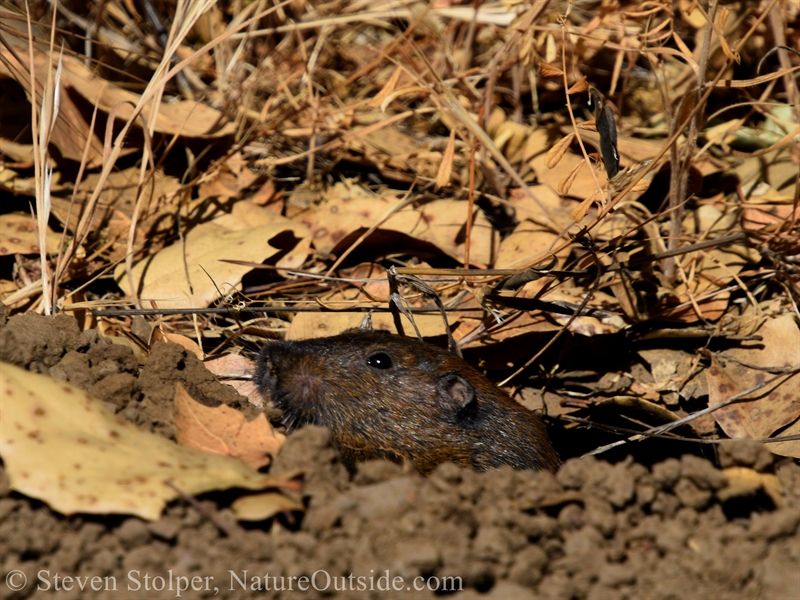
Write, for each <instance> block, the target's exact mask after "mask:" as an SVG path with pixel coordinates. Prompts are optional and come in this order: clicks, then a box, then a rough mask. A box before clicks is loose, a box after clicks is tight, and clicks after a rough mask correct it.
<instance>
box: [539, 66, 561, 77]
mask: <svg viewBox="0 0 800 600" xmlns="http://www.w3.org/2000/svg"><path fill="white" fill-rule="evenodd" d="M563 74H564V71H562V70H561V69H559V68H558V67H554V66H553V65H548V64H547V63H544V62H540V63H539V75H541V76H542V77H561V76H562V75H563Z"/></svg>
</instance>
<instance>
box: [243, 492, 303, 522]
mask: <svg viewBox="0 0 800 600" xmlns="http://www.w3.org/2000/svg"><path fill="white" fill-rule="evenodd" d="M231 508H232V509H233V512H234V514H235V515H236V519H237V520H239V521H266V520H267V519H271V518H272V517H274V516H275V515H277V514H280V513H282V512H295V511H302V510H304V509H305V507H304V506H303V505H302V504H301V503H300V502H298V501H297V500H295V499H293V498H290V497H289V496H287V495H285V494H282V493H280V492H266V493H263V494H247V495H246V496H242V497H240V498H237V499H236V500H234V501H233V504H231Z"/></svg>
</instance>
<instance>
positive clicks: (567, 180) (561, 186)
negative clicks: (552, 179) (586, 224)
mask: <svg viewBox="0 0 800 600" xmlns="http://www.w3.org/2000/svg"><path fill="white" fill-rule="evenodd" d="M584 164H585V163H584V162H583V160H581V161H579V162H578V163H576V164H575V165H574V166H573V167H572V171H570V172H569V173H567V176H566V177H564V179H562V180H561V181H559V182H558V187H557V188H556V191H558V193H559V194H561V195H562V196H566V195H567V194H568V193H569V189H570V188H571V187H572V183H573V182H574V181H575V178H576V177H577V176H578V173H579V172H580V170H581V168H582V167H583V165H584ZM573 218H574V217H573ZM581 218H583V217H581Z"/></svg>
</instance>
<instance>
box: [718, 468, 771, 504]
mask: <svg viewBox="0 0 800 600" xmlns="http://www.w3.org/2000/svg"><path fill="white" fill-rule="evenodd" d="M722 474H723V475H725V478H726V479H727V480H728V485H727V486H726V487H724V488H722V489H720V490H717V498H719V499H720V500H722V501H723V502H727V501H728V500H730V499H731V498H741V497H746V496H755V495H756V494H757V493H758V492H760V491H762V490H763V491H764V492H765V493H767V494H768V495H769V496H770V498H772V500H773V502H775V506H781V505H782V504H783V494H781V482H780V479H778V477H777V476H775V475H773V474H771V473H759V472H758V471H755V470H753V469H750V468H748V467H729V468H727V469H723V470H722Z"/></svg>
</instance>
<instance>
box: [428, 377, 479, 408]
mask: <svg viewBox="0 0 800 600" xmlns="http://www.w3.org/2000/svg"><path fill="white" fill-rule="evenodd" d="M436 389H437V390H438V391H439V397H440V398H441V399H442V401H443V402H444V403H445V404H447V405H448V406H451V407H452V408H453V410H455V411H458V410H461V409H463V408H466V407H467V406H469V405H470V404H471V403H473V402H475V388H474V387H472V384H471V383H470V382H469V381H467V380H466V379H465V378H464V377H462V376H461V375H459V374H458V373H447V374H445V375H442V376H440V377H439V378H437V379H436Z"/></svg>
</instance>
